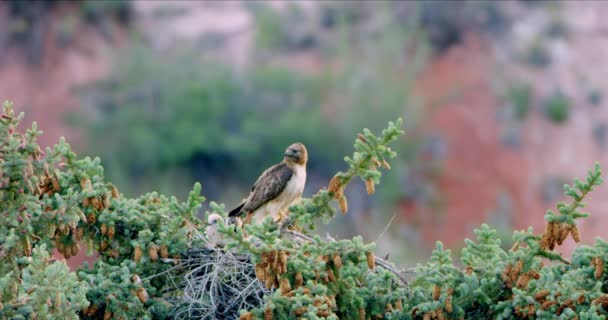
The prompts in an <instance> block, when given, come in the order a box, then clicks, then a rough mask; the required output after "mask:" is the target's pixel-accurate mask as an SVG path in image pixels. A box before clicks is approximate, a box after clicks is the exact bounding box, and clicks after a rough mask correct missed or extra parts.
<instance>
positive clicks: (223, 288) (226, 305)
mask: <svg viewBox="0 0 608 320" xmlns="http://www.w3.org/2000/svg"><path fill="white" fill-rule="evenodd" d="M181 266H182V267H185V268H186V270H185V274H184V273H182V274H181V275H180V276H179V279H175V280H176V281H175V283H176V284H178V286H179V287H180V288H179V289H180V291H181V292H182V294H181V295H180V297H179V300H178V301H175V313H174V314H175V316H174V319H210V320H211V319H238V318H239V315H240V314H239V311H240V310H250V309H253V308H257V307H260V306H261V305H262V304H263V303H264V296H265V295H267V294H269V291H268V290H267V289H266V288H265V287H264V285H263V284H262V283H261V282H260V281H258V280H257V279H256V276H255V269H254V265H253V263H252V262H251V259H250V257H249V256H248V255H244V254H238V253H235V252H233V251H232V250H228V251H226V250H224V249H221V248H214V247H207V248H201V249H196V250H190V251H188V252H187V253H186V254H185V255H183V257H182V263H181Z"/></svg>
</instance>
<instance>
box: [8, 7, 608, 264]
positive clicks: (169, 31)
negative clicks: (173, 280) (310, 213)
mask: <svg viewBox="0 0 608 320" xmlns="http://www.w3.org/2000/svg"><path fill="white" fill-rule="evenodd" d="M588 3H591V1H589V2H588ZM594 5H595V7H594V6H593V5H591V4H589V5H578V6H577V5H574V4H570V3H560V2H553V1H531V0H528V1H510V2H494V1H319V2H317V1H294V2H290V1H229V2H224V1H200V2H197V1H142V0H115V1H99V0H82V1H62V0H53V1H28V2H24V1H18V0H7V1H3V2H0V94H1V95H2V96H3V97H5V98H6V99H10V100H15V102H16V106H17V108H19V107H20V106H21V107H22V108H23V110H25V111H28V116H30V117H31V118H30V119H31V120H38V121H39V122H40V123H41V127H42V129H45V130H46V131H50V132H51V134H50V135H49V134H47V135H45V137H53V136H59V135H66V136H67V138H68V141H72V142H73V144H75V147H76V150H79V151H80V153H84V154H88V155H95V156H99V157H100V158H101V159H102V161H103V165H104V167H105V170H106V174H107V176H108V177H109V179H110V180H111V181H113V182H114V183H115V184H117V185H119V186H121V191H123V192H125V193H126V194H127V195H129V196H134V195H137V194H141V193H144V192H148V191H151V190H158V191H161V192H164V193H168V194H176V195H178V196H181V197H183V196H185V194H186V192H187V190H189V189H190V188H191V186H192V185H193V183H194V182H195V181H200V182H201V183H202V185H203V192H204V194H205V195H206V196H208V198H209V199H213V200H216V201H218V202H224V203H226V205H227V206H228V207H231V206H232V205H235V204H236V203H238V202H239V200H240V199H241V198H243V197H244V196H246V194H247V192H248V189H249V187H250V186H251V184H252V183H253V182H254V181H255V179H256V178H257V176H258V175H259V174H260V173H261V172H262V170H264V169H265V168H267V167H268V166H270V165H272V164H274V163H276V162H279V161H280V160H281V158H282V154H283V150H284V149H285V147H286V146H288V145H289V144H291V143H292V142H295V141H301V142H303V143H305V144H306V146H307V147H308V149H309V153H310V161H309V171H308V172H309V176H308V177H309V179H308V183H307V189H306V191H305V196H310V195H312V194H313V193H314V192H316V191H317V190H318V189H319V188H321V187H324V186H325V185H326V184H327V182H328V180H329V178H330V177H331V176H332V175H333V173H335V172H336V171H338V170H340V169H343V168H344V167H345V164H344V162H343V157H344V156H345V155H348V154H350V152H351V151H352V144H353V141H354V138H355V136H356V133H357V132H359V131H360V130H362V129H363V128H369V129H371V130H378V129H380V128H383V127H384V126H385V125H386V123H387V121H390V120H394V119H396V118H397V117H403V118H404V119H405V128H406V131H407V133H406V136H405V137H404V139H403V140H402V141H400V142H399V146H398V147H397V150H396V151H397V152H398V154H399V159H397V160H395V161H394V163H392V167H393V168H392V170H391V171H389V172H387V173H386V174H385V175H384V177H383V181H382V184H381V185H380V186H379V188H378V189H377V194H375V195H374V196H373V197H368V196H367V195H366V193H365V188H364V186H363V184H362V183H360V184H355V185H353V186H352V187H351V188H352V189H349V190H347V193H348V196H349V203H350V207H351V208H350V210H349V214H348V215H347V216H343V217H340V218H338V219H336V220H335V221H334V222H333V223H332V225H329V226H327V227H326V228H324V229H323V230H321V231H320V232H323V233H325V232H330V233H332V234H336V235H337V236H338V237H346V236H352V235H354V234H362V235H364V236H365V237H366V238H367V239H368V240H371V241H374V240H379V241H378V242H379V253H388V252H391V256H392V257H393V258H395V259H397V260H401V261H402V262H403V261H413V260H414V259H418V258H419V257H417V255H418V254H420V252H426V249H427V248H428V247H429V246H432V244H433V242H434V240H435V239H441V240H444V241H445V242H447V243H448V245H449V246H452V247H456V246H459V245H461V242H456V241H460V239H462V237H463V236H470V232H471V231H472V229H473V228H475V227H477V226H478V225H479V223H481V222H485V221H488V222H490V223H492V224H493V225H495V226H497V227H498V228H499V229H500V230H501V232H503V233H504V234H510V231H511V229H513V228H518V227H520V226H525V225H529V224H532V225H538V226H541V225H542V214H543V212H544V210H545V209H546V208H545V206H546V205H547V204H549V203H553V202H554V201H555V198H556V197H559V195H560V194H561V191H560V188H561V183H562V181H568V180H570V177H572V176H580V175H581V171H580V170H582V169H584V168H586V167H589V165H590V164H591V163H592V161H593V160H596V159H600V160H601V159H603V152H604V151H605V149H606V145H608V143H606V141H608V140H607V139H606V137H607V135H606V132H608V131H607V130H606V128H608V121H605V120H604V119H605V118H606V119H608V115H607V116H606V117H604V116H602V115H600V113H601V112H602V110H603V109H601V106H602V104H603V99H602V97H603V95H602V93H603V87H604V85H603V83H602V80H601V79H603V75H602V74H601V72H599V71H601V70H603V69H601V68H597V65H602V62H598V61H599V60H598V59H600V60H601V59H602V58H601V52H602V50H600V49H601V43H602V42H601V41H603V40H602V39H601V38H598V37H599V34H601V32H600V31H601V28H602V25H601V23H600V22H597V21H600V20H601V19H598V20H597V21H596V20H593V19H579V18H578V17H583V16H585V17H586V16H589V15H593V14H595V13H596V12H597V14H600V13H601V12H604V11H603V10H604V6H602V5H601V3H600V2H598V3H596V4H594ZM607 8H608V7H607ZM607 12H608V11H607ZM583 20H584V21H596V23H595V24H594V23H593V22H588V23H587V24H581V23H580V21H583ZM598 30H599V31H598ZM596 34H597V35H596ZM588 37H593V38H588ZM590 39H591V40H592V41H591V40H590ZM585 46H591V47H585ZM593 52H597V54H598V56H592V57H593V59H591V58H590V57H587V56H586V54H591V53H593ZM590 61H594V64H595V65H594V64H592V63H591V62H590ZM605 65H607V66H608V61H605ZM594 67H596V68H594ZM573 70H574V71H573ZM596 70H597V71H596ZM585 106H589V107H590V108H586V107H585ZM591 107H592V108H591ZM581 141H590V143H589V144H584V143H581ZM54 142H55V141H43V144H45V143H46V144H47V145H48V144H50V143H54ZM564 150H567V151H569V152H570V151H571V150H577V151H576V152H570V153H575V154H577V157H573V158H572V159H570V158H568V157H565V156H562V155H563V154H564ZM556 155H559V156H556ZM513 167H515V168H517V170H514V169H513ZM607 198H608V197H607ZM530 212H535V213H536V214H534V215H530V214H528V213H530ZM529 217H530V218H529ZM505 240H507V241H505V243H504V245H505V246H508V245H509V243H508V242H509V240H508V239H505ZM404 244H407V245H404Z"/></svg>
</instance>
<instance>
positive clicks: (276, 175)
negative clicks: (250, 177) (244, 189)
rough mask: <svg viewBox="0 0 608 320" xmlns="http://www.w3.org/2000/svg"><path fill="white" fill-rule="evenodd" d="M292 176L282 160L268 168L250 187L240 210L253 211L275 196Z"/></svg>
mask: <svg viewBox="0 0 608 320" xmlns="http://www.w3.org/2000/svg"><path fill="white" fill-rule="evenodd" d="M292 176H293V171H292V170H291V168H289V167H288V166H287V165H286V164H285V163H283V162H281V163H279V164H277V165H274V166H272V167H270V168H268V169H267V170H266V171H264V173H262V175H261V176H260V177H259V178H258V180H257V181H256V182H255V184H254V185H253V187H252V188H251V193H250V194H249V197H248V198H247V200H246V201H245V203H244V205H243V208H242V211H244V212H252V211H255V210H256V209H258V208H259V207H260V206H262V205H263V204H264V203H266V202H268V201H270V200H272V199H274V198H276V197H277V196H278V195H279V194H281V192H282V191H283V189H285V186H287V183H288V182H289V180H290V179H291V177H292Z"/></svg>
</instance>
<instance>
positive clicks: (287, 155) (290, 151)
mask: <svg viewBox="0 0 608 320" xmlns="http://www.w3.org/2000/svg"><path fill="white" fill-rule="evenodd" d="M293 155H294V153H293V151H292V150H291V149H287V150H285V156H286V157H293Z"/></svg>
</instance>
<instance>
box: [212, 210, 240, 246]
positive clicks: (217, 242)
mask: <svg viewBox="0 0 608 320" xmlns="http://www.w3.org/2000/svg"><path fill="white" fill-rule="evenodd" d="M220 220H223V219H222V216H220V215H219V214H217V213H212V214H210V215H209V217H208V218H207V227H205V235H206V236H207V240H209V245H210V246H211V247H223V246H225V245H226V240H225V239H224V235H223V234H221V233H220V232H219V231H218V223H219V221H220ZM224 223H225V224H226V225H228V226H230V225H234V228H237V227H240V226H241V225H242V223H241V219H239V218H236V217H235V218H227V219H226V221H225V222H224Z"/></svg>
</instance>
